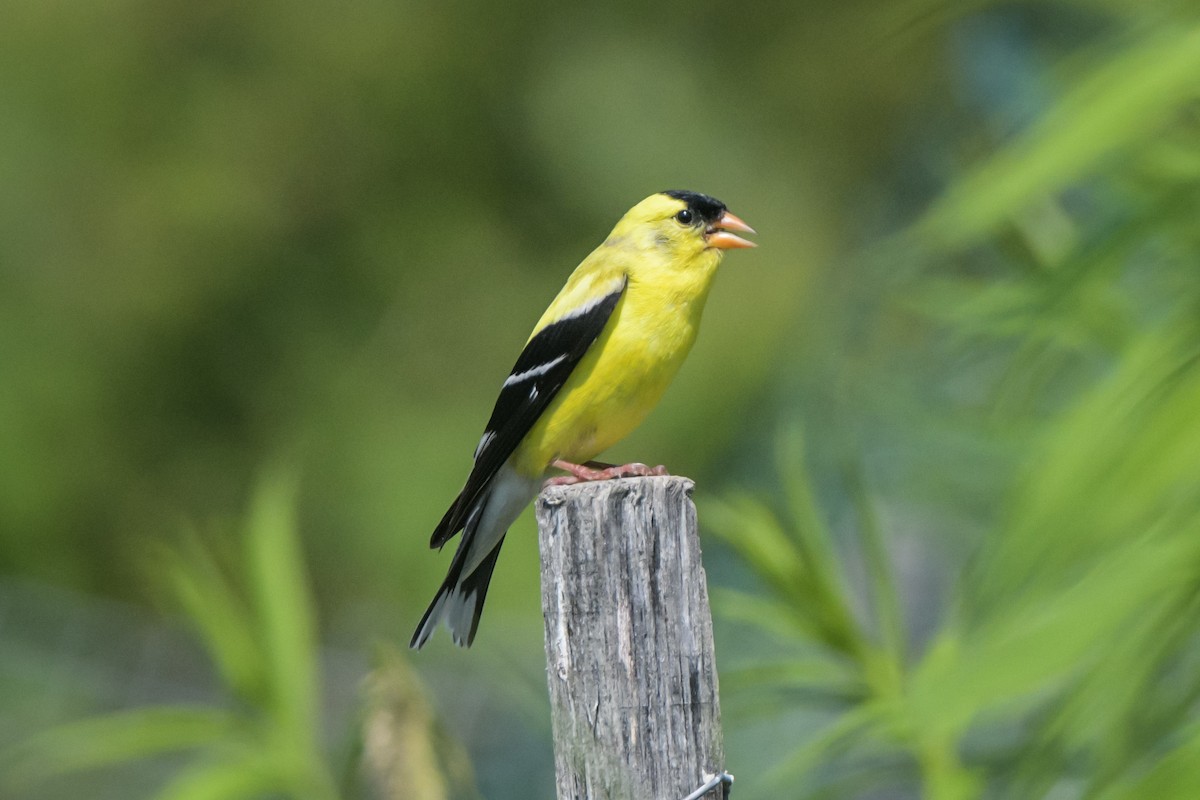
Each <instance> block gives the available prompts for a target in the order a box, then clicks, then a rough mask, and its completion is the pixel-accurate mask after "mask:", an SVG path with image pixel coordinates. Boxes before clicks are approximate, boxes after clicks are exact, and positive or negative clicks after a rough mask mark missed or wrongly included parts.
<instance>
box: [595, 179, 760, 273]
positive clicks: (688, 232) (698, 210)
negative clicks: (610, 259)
mask: <svg viewBox="0 0 1200 800" xmlns="http://www.w3.org/2000/svg"><path fill="white" fill-rule="evenodd" d="M735 231H736V232H737V233H754V229H753V228H751V227H750V226H749V225H747V224H746V223H744V222H742V221H741V220H740V219H738V218H737V217H736V216H734V215H733V214H731V213H730V212H729V211H728V210H727V209H726V208H725V204H724V203H722V202H721V201H720V200H717V199H716V198H714V197H709V196H708V195H706V194H700V193H699V192H685V191H677V190H672V191H666V192H659V193H658V194H654V195H651V196H649V197H647V198H646V199H645V200H643V201H642V202H640V203H638V204H637V205H636V206H634V207H633V208H631V209H630V210H629V213H627V214H626V215H625V217H624V218H623V219H622V220H621V221H620V223H618V225H617V227H616V229H615V230H613V235H614V236H615V237H619V238H621V239H626V240H633V241H635V242H637V244H638V245H639V246H640V247H641V248H655V249H661V250H663V251H665V254H667V255H669V256H670V257H671V258H673V259H684V260H690V259H692V258H694V257H696V256H700V255H707V256H710V257H713V258H714V259H719V257H720V255H721V254H722V252H723V251H725V250H732V249H736V248H741V247H754V246H755V244H754V242H750V241H747V240H745V239H743V238H742V237H740V236H738V235H737V233H735Z"/></svg>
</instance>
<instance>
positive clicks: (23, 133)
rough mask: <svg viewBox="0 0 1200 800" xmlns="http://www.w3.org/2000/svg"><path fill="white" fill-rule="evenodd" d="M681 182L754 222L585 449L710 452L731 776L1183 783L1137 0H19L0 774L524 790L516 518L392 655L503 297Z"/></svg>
mask: <svg viewBox="0 0 1200 800" xmlns="http://www.w3.org/2000/svg"><path fill="white" fill-rule="evenodd" d="M667 188H685V189H693V190H698V191H703V192H707V193H710V194H713V195H715V196H717V197H719V198H721V199H722V200H724V201H725V202H726V203H727V204H728V205H729V207H730V208H731V209H732V210H733V211H734V212H735V213H737V214H738V215H739V216H741V217H742V218H744V219H745V220H747V221H748V222H749V223H750V224H752V225H753V226H755V228H757V230H758V231H759V236H758V237H757V238H758V242H759V244H760V247H759V249H757V250H755V251H753V252H739V253H736V254H734V255H733V256H732V257H731V258H729V259H728V260H727V261H726V262H725V264H724V266H723V267H722V271H721V275H720V278H719V280H718V283H717V285H716V287H715V289H714V292H713V294H712V296H711V300H710V302H709V306H708V311H707V313H706V317H705V329H704V331H703V333H702V334H701V337H700V340H699V342H698V345H697V347H696V349H695V351H694V353H693V355H692V357H691V358H690V360H689V362H688V364H687V366H686V367H685V368H684V370H683V372H682V374H681V375H680V377H679V378H678V380H677V381H676V383H675V385H674V386H673V388H672V389H671V391H670V392H669V393H668V395H667V397H666V399H665V400H664V402H663V404H662V406H661V407H660V408H659V410H658V411H656V412H655V414H654V415H653V416H652V417H651V419H650V421H649V422H648V423H647V424H646V425H645V426H644V428H643V429H642V430H639V431H638V432H637V433H636V434H635V435H634V436H632V437H631V438H630V439H629V440H627V441H626V442H624V443H623V444H621V445H620V446H619V447H618V448H617V449H615V450H614V451H612V452H611V453H610V454H609V455H610V456H611V459H612V460H620V459H637V460H643V461H650V462H652V463H659V462H662V463H665V464H667V465H668V466H670V467H671V469H672V470H673V471H674V472H675V473H677V474H685V475H689V476H692V477H694V478H695V479H696V480H697V482H698V488H697V492H696V495H697V499H698V502H699V504H700V513H701V524H702V527H703V536H704V537H705V548H706V549H705V561H706V565H707V570H708V577H709V582H710V587H711V588H712V591H713V596H714V606H715V610H716V612H717V656H718V663H719V666H720V668H721V675H722V689H723V692H722V704H723V710H724V712H725V714H724V716H725V737H726V743H727V754H728V759H729V762H728V768H729V769H730V771H732V772H733V773H735V775H737V778H738V781H737V785H736V789H735V796H736V797H738V798H746V799H747V800H748V799H749V798H766V797H772V798H775V797H797V798H825V797H828V798H835V797H836V798H872V799H876V800H878V799H879V798H916V797H928V798H937V799H938V800H943V799H948V798H976V797H979V798H983V797H987V798H1055V800H1063V799H1065V798H1102V799H1103V800H1114V799H1115V798H1146V797H1154V798H1173V797H1179V798H1191V797H1194V796H1195V788H1194V787H1195V786H1197V785H1200V634H1198V632H1197V626H1196V624H1195V623H1196V620H1197V619H1200V486H1198V478H1200V360H1198V356H1200V338H1198V334H1200V325H1198V322H1200V316H1198V315H1200V269H1198V258H1197V255H1198V253H1200V10H1198V9H1197V8H1196V7H1195V4H1194V3H1190V2H1172V1H1171V0H1136V1H1135V0H1041V2H1024V3H1021V2H988V1H987V0H975V1H974V2H961V1H960V2H949V1H948V0H853V1H852V2H845V1H844V0H842V1H841V2H839V1H838V0H811V1H810V2H807V3H803V4H796V3H764V4H760V5H757V6H755V7H753V8H747V9H745V10H742V11H736V10H735V9H733V7H731V6H730V5H729V4H727V3H705V2H698V3H697V2H692V3H687V4H665V5H662V6H648V5H646V4H644V3H617V4H610V5H607V6H590V7H589V6H579V7H569V6H564V5H561V4H550V3H537V2H519V1H517V0H514V2H511V3H506V4H503V5H499V4H494V3H485V2H479V1H478V0H466V1H465V2H460V3H451V4H444V3H442V4H439V3H421V2H409V1H408V0H398V1H393V2H381V1H380V0H352V1H351V2H350V3H346V4H335V3H322V2H319V0H296V1H295V2H290V3H283V2H279V1H278V0H264V1H263V2H259V3H253V4H247V3H234V2H224V1H222V0H215V1H214V2H207V3H194V2H178V1H177V0H113V1H112V2H107V3H102V4H101V3H62V2H44V1H43V0H11V1H10V2H9V3H8V4H7V5H6V7H5V11H4V13H3V22H2V24H0V474H2V478H0V770H2V771H0V795H2V796H4V797H12V798H20V799H21V800H24V799H25V798H28V799H29V800H33V799H34V798H38V799H39V800H40V799H41V798H57V797H65V796H79V794H80V793H81V792H82V793H84V794H85V795H86V796H88V797H92V798H101V799H103V798H131V797H162V798H189V799H190V800H200V799H201V798H214V799H215V798H235V797H279V796H294V797H313V798H318V797H319V798H332V797H360V796H361V797H366V796H378V797H401V796H404V797H417V798H421V797H426V798H440V797H477V796H483V797H487V798H491V799H493V800H503V798H543V797H550V796H552V792H553V781H552V777H553V775H552V772H553V762H552V741H551V737H550V730H549V712H548V708H547V705H546V699H545V686H544V671H543V670H544V667H543V663H542V662H543V655H542V644H541V623H540V614H539V609H538V593H537V591H536V589H535V584H536V581H537V558H536V538H535V535H534V531H533V522H532V518H531V515H526V517H524V518H523V519H522V520H521V521H520V522H518V524H517V526H516V528H515V530H514V535H513V536H511V537H509V541H510V544H509V547H508V548H506V553H505V557H504V558H503V559H501V561H500V564H499V567H498V569H497V574H496V579H495V581H494V583H493V588H492V591H491V595H490V598H489V606H488V611H487V613H486V615H485V618H484V621H483V624H482V626H481V630H480V634H479V638H478V639H477V641H476V643H475V646H474V648H473V649H472V650H471V651H469V652H463V651H459V650H456V649H455V648H453V647H452V646H451V645H450V644H449V643H448V637H446V636H444V635H439V636H438V637H436V640H435V642H434V643H433V644H432V645H431V646H430V647H429V648H427V649H426V650H424V651H422V652H421V653H420V654H419V655H410V654H408V653H407V652H406V651H404V652H401V648H402V647H403V645H404V644H405V643H406V642H407V640H408V637H409V635H410V634H411V630H412V627H413V626H414V624H415V623H416V621H417V619H418V618H419V616H420V613H421V611H422V610H423V609H424V606H425V604H426V602H427V601H428V599H429V597H430V596H431V595H432V592H433V591H434V589H435V588H436V586H437V584H438V583H439V582H440V580H441V578H442V575H443V572H444V569H445V567H446V564H447V561H448V556H447V555H446V554H442V555H440V556H439V555H437V554H432V553H430V552H429V551H428V550H427V549H426V546H425V545H426V542H427V539H428V535H429V532H430V530H431V529H432V527H433V525H434V524H435V523H436V522H437V521H438V519H439V518H440V516H441V514H442V512H443V511H444V510H445V506H446V505H447V504H448V503H449V502H450V500H451V499H452V498H453V497H454V494H455V492H456V491H457V490H458V488H459V487H460V485H461V481H462V480H463V478H464V477H465V474H466V470H467V468H468V466H469V457H470V454H471V452H472V450H473V448H474V445H475V443H476V441H477V438H478V435H479V433H480V430H481V428H482V425H483V423H484V421H485V420H486V417H487V414H488V412H489V411H490V408H491V403H492V401H493V399H494V396H495V392H496V390H497V388H498V386H499V384H500V382H501V381H502V380H503V378H504V376H505V375H506V374H507V371H508V368H509V367H510V366H511V363H512V361H513V360H514V359H515V357H516V354H517V352H518V351H519V349H520V346H521V344H522V343H523V342H524V340H525V337H526V336H527V334H528V331H529V329H530V327H531V326H532V324H533V322H534V321H536V319H537V317H538V316H539V315H540V313H541V311H542V309H543V308H544V307H545V305H546V303H547V302H548V301H549V300H550V298H551V297H553V295H554V294H555V293H556V291H557V290H558V288H559V287H560V285H561V284H562V282H563V280H564V279H565V277H566V275H567V274H568V273H569V271H570V270H571V269H572V268H573V267H574V265H575V264H576V263H578V261H579V260H580V259H581V258H582V257H583V255H585V254H586V253H587V252H588V251H589V250H590V249H591V248H592V247H594V246H595V245H596V244H597V243H599V242H600V241H601V240H602V238H603V236H604V235H605V234H606V233H607V231H608V230H609V228H610V227H611V225H612V224H613V223H614V222H615V221H616V219H617V218H619V216H620V215H621V214H622V213H623V212H624V211H625V210H626V209H627V208H628V207H629V206H631V205H633V203H635V202H637V201H638V200H640V199H641V198H642V197H644V196H645V195H647V194H650V193H652V192H654V191H658V190H661V189H667ZM389 743H390V744H389ZM389 752H390V753H392V754H393V756H394V758H392V760H391V761H389V760H388V756H387V754H388V753H389ZM397 753H399V754H401V755H400V756H396V755H395V754H397ZM364 762H365V763H366V764H367V766H365V767H364V766H362V764H363V763H364ZM397 776H402V777H401V778H398V777H397ZM372 787H373V788H372ZM397 787H401V788H397Z"/></svg>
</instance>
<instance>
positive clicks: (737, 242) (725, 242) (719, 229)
mask: <svg viewBox="0 0 1200 800" xmlns="http://www.w3.org/2000/svg"><path fill="white" fill-rule="evenodd" d="M731 231H737V232H738V233H754V232H755V231H754V228H751V227H750V226H749V225H747V224H746V223H744V222H742V221H741V220H740V219H738V218H737V217H735V216H734V215H733V214H730V213H729V212H728V211H726V212H725V213H724V214H722V215H721V216H720V217H719V218H718V219H717V221H716V222H715V223H713V225H712V226H711V227H709V229H708V230H707V231H705V232H704V238H705V240H706V241H707V242H708V246H709V247H715V248H717V249H718V250H735V249H737V248H741V247H758V245H756V244H755V243H754V242H750V241H747V240H745V239H743V238H742V237H740V236H738V235H736V234H734V233H731Z"/></svg>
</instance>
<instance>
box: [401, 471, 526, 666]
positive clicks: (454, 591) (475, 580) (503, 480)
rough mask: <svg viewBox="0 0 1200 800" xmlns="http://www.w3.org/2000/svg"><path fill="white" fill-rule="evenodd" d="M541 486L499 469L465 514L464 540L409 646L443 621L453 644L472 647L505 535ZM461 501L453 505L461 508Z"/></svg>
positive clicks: (418, 642) (423, 639)
mask: <svg viewBox="0 0 1200 800" xmlns="http://www.w3.org/2000/svg"><path fill="white" fill-rule="evenodd" d="M540 485H541V480H540V476H539V477H537V478H529V477H525V476H523V475H520V474H519V473H517V472H516V471H515V470H513V469H512V467H510V466H508V465H507V464H506V465H504V466H503V467H501V468H500V469H499V470H497V472H496V475H495V477H494V478H493V479H492V480H491V482H490V483H489V485H488V488H487V490H486V491H485V492H484V493H483V495H482V496H481V497H480V498H479V499H477V500H476V501H475V503H474V505H473V507H472V508H471V509H470V511H469V512H467V513H466V514H465V517H466V521H465V524H464V525H463V534H462V540H461V541H459V543H458V549H457V550H456V551H455V553H454V558H453V560H451V562H450V569H449V571H448V572H447V573H446V580H444V581H442V585H441V588H439V589H438V592H437V594H436V595H434V598H433V602H432V603H430V604H429V608H428V609H427V610H426V611H425V616H424V617H422V618H421V624H420V625H418V626H417V630H416V632H415V633H414V634H413V637H412V642H411V643H410V646H411V647H413V648H414V649H420V648H421V647H422V646H423V645H424V644H425V642H427V641H429V637H430V636H432V635H433V632H434V631H435V630H436V629H437V626H438V623H439V622H441V621H442V620H445V621H446V626H447V627H449V628H450V634H451V635H452V636H453V637H454V643H455V644H457V645H460V646H462V647H470V646H471V642H472V641H474V640H475V631H476V630H477V629H478V628H479V615H480V614H481V613H483V601H484V599H485V598H486V597H487V590H488V582H489V581H491V579H492V570H493V569H494V568H495V566H496V558H497V556H499V555H500V546H501V545H502V544H504V534H505V532H507V531H508V526H509V525H512V523H513V521H514V520H516V518H517V517H518V516H519V515H520V513H521V510H522V509H523V508H525V506H527V505H529V501H530V500H532V499H533V497H534V496H535V495H536V494H537V491H538V487H539V486H540ZM458 502H459V501H457V500H456V501H455V505H454V506H452V507H451V508H452V509H454V508H457V506H458ZM443 523H444V521H443ZM439 527H441V526H439ZM446 538H449V537H446Z"/></svg>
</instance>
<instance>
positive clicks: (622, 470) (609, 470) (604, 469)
mask: <svg viewBox="0 0 1200 800" xmlns="http://www.w3.org/2000/svg"><path fill="white" fill-rule="evenodd" d="M550 466H552V467H557V468H558V469H561V470H563V471H565V472H568V473H570V474H568V475H560V476H558V477H556V478H549V479H548V480H546V482H545V483H543V484H542V486H543V487H546V486H569V485H571V484H573V483H583V482H584V481H608V480H612V479H613V478H642V477H646V476H650V475H670V474H671V473H669V472H667V468H666V467H664V466H663V465H662V464H659V465H658V466H657V467H648V466H646V465H645V464H639V463H636V462H635V463H633V464H619V465H613V464H601V463H599V462H597V461H589V462H587V463H586V464H573V463H571V462H570V461H563V460H562V459H561V458H559V459H556V460H554V461H553V462H551V464H550Z"/></svg>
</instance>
